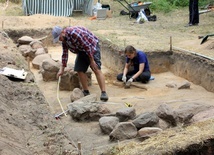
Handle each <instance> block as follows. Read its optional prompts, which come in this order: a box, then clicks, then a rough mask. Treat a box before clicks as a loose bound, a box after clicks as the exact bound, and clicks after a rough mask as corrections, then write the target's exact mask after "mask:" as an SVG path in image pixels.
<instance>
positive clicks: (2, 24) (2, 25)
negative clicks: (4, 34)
mask: <svg viewBox="0 0 214 155" xmlns="http://www.w3.org/2000/svg"><path fill="white" fill-rule="evenodd" d="M1 27H2V30H4V21H2V23H1Z"/></svg>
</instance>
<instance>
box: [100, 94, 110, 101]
mask: <svg viewBox="0 0 214 155" xmlns="http://www.w3.org/2000/svg"><path fill="white" fill-rule="evenodd" d="M100 100H101V101H108V95H107V94H106V92H102V93H101V96H100Z"/></svg>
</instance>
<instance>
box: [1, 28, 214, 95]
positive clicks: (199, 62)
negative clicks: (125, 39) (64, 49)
mask: <svg viewBox="0 0 214 155" xmlns="http://www.w3.org/2000/svg"><path fill="white" fill-rule="evenodd" d="M5 32H6V33H7V34H8V36H9V37H10V38H12V40H13V41H14V42H15V43H16V41H17V39H18V38H20V37H22V36H31V37H32V38H35V39H36V38H41V37H44V36H47V38H46V39H45V44H46V46H53V44H52V37H51V29H25V30H24V29H23V30H11V29H7V30H5ZM100 46H101V51H102V63H103V64H104V65H105V66H106V67H108V68H110V69H112V70H113V71H115V72H117V73H118V72H121V71H122V70H123V67H124V63H125V61H124V60H125V56H124V47H118V46H117V45H115V44H114V43H112V42H110V41H108V40H102V39H100ZM145 52H146V54H147V56H148V59H149V63H150V69H151V72H152V73H162V72H167V71H171V72H172V73H173V74H175V75H177V76H180V77H183V78H185V79H187V80H189V81H191V82H193V83H194V84H197V85H200V86H202V87H204V88H205V89H206V90H208V91H211V92H214V63H213V61H212V60H209V59H206V58H204V57H200V56H197V55H194V54H191V53H185V52H179V51H173V52H172V51H152V52H151V51H150V52H147V51H145Z"/></svg>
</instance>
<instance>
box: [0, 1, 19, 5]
mask: <svg viewBox="0 0 214 155" xmlns="http://www.w3.org/2000/svg"><path fill="white" fill-rule="evenodd" d="M6 2H7V0H0V3H6ZM9 2H12V3H16V4H20V3H21V2H22V0H9Z"/></svg>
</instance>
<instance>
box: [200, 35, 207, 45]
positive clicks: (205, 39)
mask: <svg viewBox="0 0 214 155" xmlns="http://www.w3.org/2000/svg"><path fill="white" fill-rule="evenodd" d="M208 37H209V35H206V36H205V37H204V38H203V39H202V41H201V44H203V43H204V42H206V41H207V38H208Z"/></svg>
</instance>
